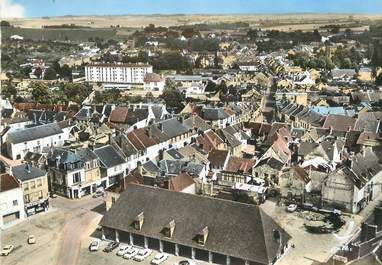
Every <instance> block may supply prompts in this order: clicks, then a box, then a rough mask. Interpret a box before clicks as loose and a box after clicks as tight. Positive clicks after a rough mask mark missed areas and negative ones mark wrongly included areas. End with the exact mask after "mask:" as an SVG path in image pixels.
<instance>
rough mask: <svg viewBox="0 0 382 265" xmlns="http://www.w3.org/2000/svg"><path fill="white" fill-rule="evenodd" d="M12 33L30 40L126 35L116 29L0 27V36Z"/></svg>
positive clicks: (74, 39) (77, 39)
mask: <svg viewBox="0 0 382 265" xmlns="http://www.w3.org/2000/svg"><path fill="white" fill-rule="evenodd" d="M12 35H20V36H22V37H24V38H25V39H32V40H62V41H64V40H71V41H87V40H88V39H89V38H91V37H92V38H94V37H100V38H103V39H123V37H124V38H126V36H123V35H122V36H121V35H117V30H116V29H111V28H110V29H107V28H106V29H94V28H81V29H46V28H45V29H33V28H11V27H2V28H1V38H2V39H6V38H9V37H10V36H12Z"/></svg>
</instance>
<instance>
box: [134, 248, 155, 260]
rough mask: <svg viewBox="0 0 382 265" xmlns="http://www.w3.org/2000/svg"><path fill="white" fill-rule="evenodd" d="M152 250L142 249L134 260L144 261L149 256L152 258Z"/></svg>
mask: <svg viewBox="0 0 382 265" xmlns="http://www.w3.org/2000/svg"><path fill="white" fill-rule="evenodd" d="M151 252H152V250H151V249H148V248H145V249H141V250H139V251H138V254H137V255H135V256H134V258H133V259H134V260H135V261H144V260H145V258H147V257H148V256H150V254H151Z"/></svg>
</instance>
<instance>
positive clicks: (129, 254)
mask: <svg viewBox="0 0 382 265" xmlns="http://www.w3.org/2000/svg"><path fill="white" fill-rule="evenodd" d="M137 254H138V249H136V248H135V247H131V248H130V249H128V250H127V251H126V253H125V254H124V255H123V258H124V259H132V258H134V257H135V255H137Z"/></svg>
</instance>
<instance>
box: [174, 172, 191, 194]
mask: <svg viewBox="0 0 382 265" xmlns="http://www.w3.org/2000/svg"><path fill="white" fill-rule="evenodd" d="M192 184H195V181H194V180H193V178H192V177H191V176H190V175H188V173H186V172H183V173H181V174H180V175H178V176H176V177H172V178H171V179H170V181H169V184H168V189H169V190H172V191H182V190H184V189H185V188H187V187H189V186H191V185H192Z"/></svg>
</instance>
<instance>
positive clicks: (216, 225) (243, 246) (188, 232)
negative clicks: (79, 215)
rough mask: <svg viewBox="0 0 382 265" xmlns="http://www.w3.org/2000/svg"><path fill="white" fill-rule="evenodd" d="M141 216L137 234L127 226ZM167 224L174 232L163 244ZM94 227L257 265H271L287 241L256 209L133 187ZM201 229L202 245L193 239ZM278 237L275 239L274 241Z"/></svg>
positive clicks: (188, 195)
mask: <svg viewBox="0 0 382 265" xmlns="http://www.w3.org/2000/svg"><path fill="white" fill-rule="evenodd" d="M142 212H143V214H144V222H143V225H142V229H141V231H138V230H136V229H134V228H133V226H132V223H133V221H134V219H135V218H136V217H137V216H138V215H139V214H140V213H142ZM171 220H174V222H175V230H174V234H173V235H172V237H171V238H170V239H169V238H165V236H164V235H163V234H162V233H161V231H162V229H163V228H164V227H165V226H166V225H168V223H169V222H170V221H171ZM100 224H101V225H102V226H104V227H107V228H113V229H118V230H121V231H127V232H133V233H138V234H143V235H145V236H148V237H152V238H157V239H163V240H166V241H171V242H175V243H178V244H182V245H186V246H192V247H196V248H199V249H204V250H210V251H213V252H217V253H221V254H225V255H230V256H233V257H237V258H242V259H246V260H249V261H253V262H258V263H259V264H270V263H272V261H273V260H274V259H275V257H276V255H277V253H278V251H279V250H280V249H279V248H280V245H281V246H284V245H285V244H286V243H287V241H288V240H289V239H290V236H289V235H288V234H287V233H286V232H285V231H284V230H283V229H282V228H281V227H280V226H279V225H278V224H277V223H276V222H275V221H274V220H273V219H272V218H271V217H269V216H268V215H267V214H265V213H264V211H263V210H262V209H261V208H260V207H258V206H255V205H249V204H243V203H239V202H234V201H228V200H221V199H215V198H211V197H205V196H199V195H192V194H186V193H181V192H173V191H168V190H165V189H160V188H154V187H148V186H141V185H134V184H132V185H129V186H128V187H127V189H126V191H124V192H123V193H122V194H121V196H120V198H119V199H118V200H117V202H116V203H115V204H114V205H113V207H112V208H111V209H110V210H109V211H108V212H107V213H106V214H105V215H104V217H103V218H102V220H101V223H100ZM204 227H208V231H209V232H208V237H207V240H206V242H205V245H204V246H202V245H200V244H198V243H197V242H196V241H195V240H194V238H195V236H196V235H197V234H198V233H200V232H201V231H202V229H203V228H204ZM278 234H279V235H280V238H281V239H280V240H277V239H276V237H277V235H278ZM275 235H276V236H275ZM280 243H281V244H280Z"/></svg>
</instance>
